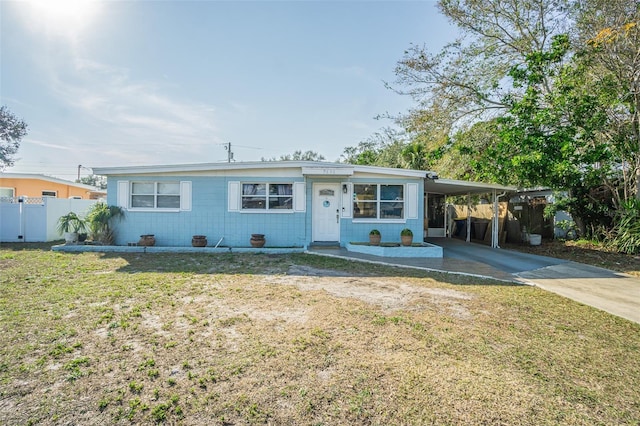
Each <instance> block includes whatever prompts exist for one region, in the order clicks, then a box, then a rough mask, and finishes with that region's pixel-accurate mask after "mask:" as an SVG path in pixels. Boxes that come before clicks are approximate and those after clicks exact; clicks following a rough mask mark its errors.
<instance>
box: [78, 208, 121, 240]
mask: <svg viewBox="0 0 640 426" xmlns="http://www.w3.org/2000/svg"><path fill="white" fill-rule="evenodd" d="M123 216H124V210H123V209H122V207H119V206H109V205H107V204H105V203H96V204H94V205H93V207H91V209H90V210H89V213H87V222H88V223H89V230H90V231H91V235H92V238H93V240H94V241H99V242H101V243H103V244H107V245H113V243H114V242H115V233H114V230H113V228H112V225H113V222H114V221H115V220H120V219H121V218H122V217H123Z"/></svg>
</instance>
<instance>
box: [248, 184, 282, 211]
mask: <svg viewBox="0 0 640 426" xmlns="http://www.w3.org/2000/svg"><path fill="white" fill-rule="evenodd" d="M242 209H243V210H291V209H293V185H292V184H290V183H243V184H242Z"/></svg>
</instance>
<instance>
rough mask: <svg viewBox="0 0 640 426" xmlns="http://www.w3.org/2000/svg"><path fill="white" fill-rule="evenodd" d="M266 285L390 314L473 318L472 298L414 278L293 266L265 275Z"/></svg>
mask: <svg viewBox="0 0 640 426" xmlns="http://www.w3.org/2000/svg"><path fill="white" fill-rule="evenodd" d="M264 279H265V282H269V283H272V284H282V285H292V286H295V287H297V288H299V289H300V290H304V291H318V290H321V291H325V292H327V293H328V294H330V295H332V296H335V297H343V298H352V299H357V300H361V301H363V302H366V303H369V304H372V305H376V306H379V307H381V308H383V309H384V310H385V311H387V312H393V311H397V310H401V309H414V310H415V309H437V310H439V311H441V312H444V313H448V314H450V315H453V316H456V317H458V318H462V319H469V318H471V316H472V315H471V313H470V312H469V310H468V309H467V308H466V307H465V305H464V303H465V301H467V300H471V299H473V297H474V296H473V295H472V294H470V293H465V292H462V291H458V290H452V289H442V288H427V287H422V286H420V285H419V284H418V283H417V280H415V279H414V280H411V279H405V280H402V279H398V278H396V279H393V280H389V279H381V278H379V277H373V276H372V277H362V276H354V275H351V274H349V273H345V272H342V271H334V270H329V269H319V268H313V267H309V266H303V265H292V266H291V267H290V268H289V270H288V272H287V274H286V275H277V276H266V277H265V278H264Z"/></svg>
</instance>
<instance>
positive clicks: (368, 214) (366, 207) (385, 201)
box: [353, 184, 404, 219]
mask: <svg viewBox="0 0 640 426" xmlns="http://www.w3.org/2000/svg"><path fill="white" fill-rule="evenodd" d="M353 195H354V200H353V217H354V219H404V186H403V185H384V184H355V185H353Z"/></svg>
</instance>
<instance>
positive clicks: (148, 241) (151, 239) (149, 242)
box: [138, 234, 156, 247]
mask: <svg viewBox="0 0 640 426" xmlns="http://www.w3.org/2000/svg"><path fill="white" fill-rule="evenodd" d="M138 245H139V246H144V247H151V246H155V245H156V237H155V235H153V234H145V235H140V240H139V241H138Z"/></svg>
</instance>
